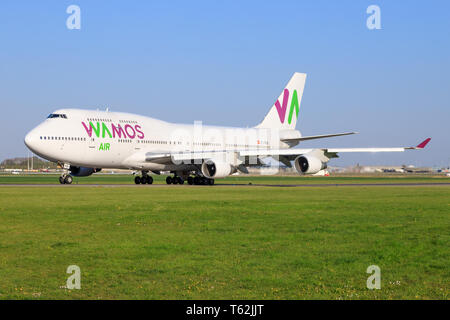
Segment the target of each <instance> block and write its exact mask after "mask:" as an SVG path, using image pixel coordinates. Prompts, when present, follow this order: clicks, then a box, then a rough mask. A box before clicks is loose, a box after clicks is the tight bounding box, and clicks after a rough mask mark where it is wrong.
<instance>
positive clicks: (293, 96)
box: [256, 72, 306, 129]
mask: <svg viewBox="0 0 450 320" xmlns="http://www.w3.org/2000/svg"><path fill="white" fill-rule="evenodd" d="M305 81H306V73H298V72H296V73H294V75H293V76H292V78H291V80H289V82H288V84H287V85H286V87H285V89H284V90H283V92H282V93H281V95H280V97H279V98H278V100H277V101H276V102H275V103H274V105H273V106H272V108H270V110H269V113H268V114H267V115H266V117H265V118H264V120H263V121H262V122H261V123H260V124H259V125H257V126H256V127H257V128H274V129H295V125H296V124H297V118H298V113H299V111H300V102H301V101H302V96H303V89H304V87H305Z"/></svg>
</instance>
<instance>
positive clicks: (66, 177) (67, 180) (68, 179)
mask: <svg viewBox="0 0 450 320" xmlns="http://www.w3.org/2000/svg"><path fill="white" fill-rule="evenodd" d="M72 182H73V178H72V176H71V175H70V174H67V173H64V174H63V175H61V176H60V177H59V183H60V184H72Z"/></svg>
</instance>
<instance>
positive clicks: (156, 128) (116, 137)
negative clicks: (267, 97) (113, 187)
mask: <svg viewBox="0 0 450 320" xmlns="http://www.w3.org/2000/svg"><path fill="white" fill-rule="evenodd" d="M280 135H284V136H287V137H288V138H290V137H292V138H296V137H299V136H300V132H298V131H297V130H295V131H292V130H289V132H283V131H280V130H269V129H258V128H248V129H242V128H231V127H216V126H202V125H201V123H195V124H194V125H185V124H174V123H168V122H165V121H161V120H157V119H153V118H150V117H145V116H139V115H134V114H129V113H119V112H108V111H91V110H81V109H61V110H57V111H55V112H54V113H52V114H51V118H48V119H47V120H45V121H44V122H42V123H41V124H40V125H38V126H37V127H36V128H35V129H33V130H32V131H30V132H29V133H28V134H27V136H26V138H25V143H26V145H27V146H28V147H29V148H30V149H31V150H32V151H33V152H34V153H36V154H37V155H39V156H41V157H42V158H45V159H48V160H50V161H54V162H59V163H64V164H70V165H74V166H83V167H91V168H118V169H138V170H140V169H143V170H144V169H145V170H173V165H171V164H167V163H158V161H156V162H152V161H149V160H148V159H146V156H147V155H149V154H153V155H154V154H174V153H177V152H205V151H215V152H217V151H233V150H245V149H247V150H258V149H272V148H276V149H279V148H289V147H291V145H288V144H286V143H283V142H280Z"/></svg>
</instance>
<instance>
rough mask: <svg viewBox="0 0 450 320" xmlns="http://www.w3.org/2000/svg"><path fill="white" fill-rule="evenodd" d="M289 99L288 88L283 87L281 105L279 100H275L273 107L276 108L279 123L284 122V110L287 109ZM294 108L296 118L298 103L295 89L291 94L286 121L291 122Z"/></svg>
mask: <svg viewBox="0 0 450 320" xmlns="http://www.w3.org/2000/svg"><path fill="white" fill-rule="evenodd" d="M288 101H289V90H288V89H284V92H283V105H280V101H278V100H277V102H275V107H276V108H277V112H278V116H279V117H280V121H281V123H284V121H285V119H286V111H287V105H288ZM294 109H295V118H296V119H297V118H298V112H299V105H298V98H297V90H294V94H293V95H292V99H291V107H290V109H289V117H288V123H289V124H291V122H292V116H293V114H294Z"/></svg>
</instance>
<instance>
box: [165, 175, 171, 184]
mask: <svg viewBox="0 0 450 320" xmlns="http://www.w3.org/2000/svg"><path fill="white" fill-rule="evenodd" d="M166 183H167V184H171V183H172V177H171V176H168V177H167V178H166Z"/></svg>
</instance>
